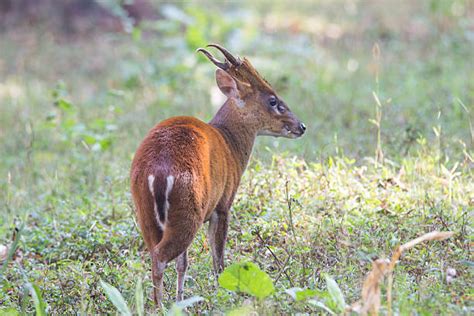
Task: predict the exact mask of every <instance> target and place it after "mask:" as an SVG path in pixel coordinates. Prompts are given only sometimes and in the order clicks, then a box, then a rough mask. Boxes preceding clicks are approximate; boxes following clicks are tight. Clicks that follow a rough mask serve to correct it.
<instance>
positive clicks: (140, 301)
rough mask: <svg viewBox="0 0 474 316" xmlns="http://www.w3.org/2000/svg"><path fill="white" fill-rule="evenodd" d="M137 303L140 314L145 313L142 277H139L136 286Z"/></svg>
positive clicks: (140, 315) (139, 315) (141, 315)
mask: <svg viewBox="0 0 474 316" xmlns="http://www.w3.org/2000/svg"><path fill="white" fill-rule="evenodd" d="M135 305H136V306H135V307H136V310H137V314H138V316H143V315H144V314H145V302H144V300H143V282H142V279H141V278H138V281H137V286H136V288H135Z"/></svg>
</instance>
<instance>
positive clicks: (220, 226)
mask: <svg viewBox="0 0 474 316" xmlns="http://www.w3.org/2000/svg"><path fill="white" fill-rule="evenodd" d="M228 226H229V212H218V211H217V210H216V211H214V213H213V214H212V216H211V219H210V221H209V230H208V239H209V243H210V245H211V251H212V262H213V265H214V273H215V274H216V276H217V275H218V274H220V273H221V272H222V271H223V270H224V248H225V242H226V239H227V228H228Z"/></svg>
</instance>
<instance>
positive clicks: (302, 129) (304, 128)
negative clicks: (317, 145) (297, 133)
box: [300, 123, 306, 133]
mask: <svg viewBox="0 0 474 316" xmlns="http://www.w3.org/2000/svg"><path fill="white" fill-rule="evenodd" d="M300 130H301V131H302V132H303V133H304V131H305V130H306V125H304V123H300Z"/></svg>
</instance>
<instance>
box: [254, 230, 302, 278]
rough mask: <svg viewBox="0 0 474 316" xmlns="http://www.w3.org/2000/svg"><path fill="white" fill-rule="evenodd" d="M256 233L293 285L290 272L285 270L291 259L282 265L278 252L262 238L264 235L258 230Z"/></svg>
mask: <svg viewBox="0 0 474 316" xmlns="http://www.w3.org/2000/svg"><path fill="white" fill-rule="evenodd" d="M255 235H257V237H258V239H260V241H261V242H262V243H263V245H264V246H265V248H267V249H268V251H270V254H271V255H272V256H273V258H275V261H276V263H277V265H278V267H279V268H280V271H279V273H280V274H281V273H284V274H285V275H286V278H287V279H288V282H290V285H291V286H292V287H293V286H294V285H293V281H291V278H290V276H289V275H288V273H286V271H285V267H286V264H287V263H288V261H289V258H290V257H288V259H287V260H286V262H285V264H284V265H282V262H281V261H280V259H278V257H277V256H276V254H275V253H274V252H273V250H272V249H271V248H270V247H269V246H268V245H267V243H266V242H265V240H264V239H263V238H262V236H261V235H260V233H259V232H258V231H256V232H255Z"/></svg>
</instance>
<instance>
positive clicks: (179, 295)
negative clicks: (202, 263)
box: [176, 250, 188, 302]
mask: <svg viewBox="0 0 474 316" xmlns="http://www.w3.org/2000/svg"><path fill="white" fill-rule="evenodd" d="M187 269H188V251H187V250H185V251H184V252H183V253H182V254H180V255H179V256H178V258H176V272H177V273H178V281H177V283H176V301H177V302H179V301H182V300H183V294H184V279H185V277H186V270H187Z"/></svg>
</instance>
